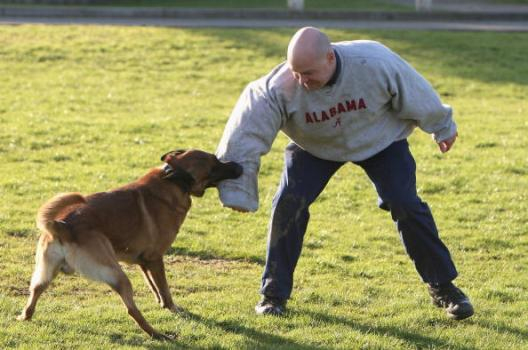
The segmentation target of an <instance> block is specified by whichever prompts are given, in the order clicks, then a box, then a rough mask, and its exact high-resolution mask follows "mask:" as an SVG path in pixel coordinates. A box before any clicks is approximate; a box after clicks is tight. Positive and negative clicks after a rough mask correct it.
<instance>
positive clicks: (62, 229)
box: [37, 193, 86, 241]
mask: <svg viewBox="0 0 528 350" xmlns="http://www.w3.org/2000/svg"><path fill="white" fill-rule="evenodd" d="M84 203H86V199H85V198H84V197H83V196H82V195H81V194H79V193H61V194H58V195H56V196H55V197H53V198H52V199H50V200H49V201H47V202H46V203H45V204H44V205H42V207H40V209H39V211H38V214H37V227H38V229H39V230H41V231H42V232H44V231H46V232H49V233H50V234H51V235H52V236H53V237H54V238H57V239H59V240H61V241H62V240H66V241H69V240H71V232H70V230H69V229H68V227H67V226H66V224H65V222H64V221H60V220H57V216H58V215H59V214H61V213H62V212H64V211H65V209H67V208H68V207H71V206H73V205H79V204H84Z"/></svg>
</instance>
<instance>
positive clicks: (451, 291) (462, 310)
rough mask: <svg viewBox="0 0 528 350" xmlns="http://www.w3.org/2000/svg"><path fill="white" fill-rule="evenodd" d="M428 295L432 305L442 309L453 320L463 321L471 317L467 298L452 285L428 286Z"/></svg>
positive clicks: (471, 306) (471, 308)
mask: <svg viewBox="0 0 528 350" xmlns="http://www.w3.org/2000/svg"><path fill="white" fill-rule="evenodd" d="M429 295H430V296H431V299H432V301H433V304H434V305H436V306H438V307H442V308H444V309H445V310H446V312H447V315H448V316H449V317H451V318H453V319H455V320H463V319H465V318H468V317H470V316H471V315H473V305H471V302H470V301H469V298H468V297H467V296H466V295H465V294H464V293H463V292H462V291H461V290H460V289H458V288H457V287H456V286H455V285H454V284H453V283H448V284H445V285H439V286H434V285H429Z"/></svg>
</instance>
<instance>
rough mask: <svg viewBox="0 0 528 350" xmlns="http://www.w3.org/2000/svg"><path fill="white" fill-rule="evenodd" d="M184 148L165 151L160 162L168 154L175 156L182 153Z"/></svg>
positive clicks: (163, 160)
mask: <svg viewBox="0 0 528 350" xmlns="http://www.w3.org/2000/svg"><path fill="white" fill-rule="evenodd" d="M184 152H185V150H184V149H177V150H174V151H170V152H167V153H165V154H164V155H162V156H161V161H162V162H165V159H166V158H167V157H168V156H169V155H170V156H177V155H178V154H182V153H184Z"/></svg>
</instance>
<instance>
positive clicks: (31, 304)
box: [17, 234, 64, 321]
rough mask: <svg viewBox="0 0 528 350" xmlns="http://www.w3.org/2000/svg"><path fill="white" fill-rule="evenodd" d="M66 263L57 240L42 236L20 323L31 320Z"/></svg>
mask: <svg viewBox="0 0 528 350" xmlns="http://www.w3.org/2000/svg"><path fill="white" fill-rule="evenodd" d="M63 262H64V251H63V248H62V246H61V245H60V243H59V242H57V240H54V239H53V238H52V237H51V236H50V235H48V234H42V235H41V236H40V239H39V242H38V244H37V254H36V255H35V271H34V272H33V276H32V277H31V284H30V286H29V299H28V301H27V304H26V306H25V307H24V310H23V311H22V313H21V314H20V315H19V316H18V317H17V319H18V320H20V321H25V320H30V319H31V317H32V316H33V313H34V312H35V307H36V305H37V301H38V299H39V297H40V296H41V295H42V293H44V291H45V290H46V288H48V286H49V284H50V283H51V281H52V280H53V278H54V277H55V276H56V275H57V273H58V272H59V268H60V267H61V265H62V263H63Z"/></svg>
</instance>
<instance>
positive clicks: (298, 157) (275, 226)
mask: <svg viewBox="0 0 528 350" xmlns="http://www.w3.org/2000/svg"><path fill="white" fill-rule="evenodd" d="M284 158H285V165H284V170H283V173H282V178H281V182H280V185H279V189H278V191H277V193H276V195H275V197H274V199H273V203H272V213H271V220H270V225H269V233H268V244H267V254H266V266H265V268H264V274H263V276H262V288H261V290H260V292H261V294H263V295H266V296H269V297H274V298H279V299H288V298H289V297H290V295H291V291H292V288H293V273H294V270H295V266H296V265H297V261H298V259H299V256H300V254H301V249H302V244H303V238H304V233H305V232H306V227H307V225H308V220H309V218H310V213H309V207H310V204H312V203H313V202H314V201H315V199H317V197H318V196H319V194H320V193H321V192H322V191H323V189H324V188H325V186H326V184H327V183H328V181H329V180H330V178H331V177H332V175H333V174H334V173H335V172H336V171H337V170H338V169H339V168H340V167H341V166H342V165H343V164H344V162H333V161H328V160H323V159H320V158H317V157H314V156H313V155H311V154H310V153H308V152H306V151H304V150H303V149H301V148H300V147H299V146H297V145H296V144H294V143H290V144H289V145H288V146H287V147H286V150H285V155H284ZM354 164H356V165H359V166H360V167H362V168H363V169H364V170H365V172H366V173H367V175H368V177H369V178H370V180H371V181H372V183H373V184H374V186H375V188H376V191H377V192H378V204H379V207H380V208H381V209H384V210H387V211H390V214H391V216H392V219H393V221H394V222H395V224H396V227H397V229H398V232H399V234H400V237H401V240H402V242H403V244H404V246H405V249H406V251H407V254H408V255H409V256H410V258H411V259H412V261H413V262H414V264H415V267H416V270H417V271H418V273H419V274H420V276H421V278H422V280H423V281H424V282H426V283H438V284H442V283H447V282H450V281H452V280H453V279H455V278H456V276H457V271H456V268H455V265H454V264H453V261H452V260H451V256H450V254H449V251H448V249H447V248H446V246H445V245H444V244H443V243H442V241H441V240H440V238H439V237H438V230H437V228H436V225H435V223H434V219H433V216H432V214H431V211H430V209H429V207H428V206H427V204H426V203H424V202H422V200H421V199H420V198H419V197H418V195H417V193H416V176H415V173H416V164H415V162H414V158H413V157H412V155H411V153H410V151H409V144H408V143H407V140H402V141H397V142H394V143H393V144H391V145H390V146H389V147H387V148H386V149H384V150H383V151H381V152H379V153H377V154H376V155H374V156H372V157H371V158H368V159H366V160H363V161H360V162H354Z"/></svg>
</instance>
